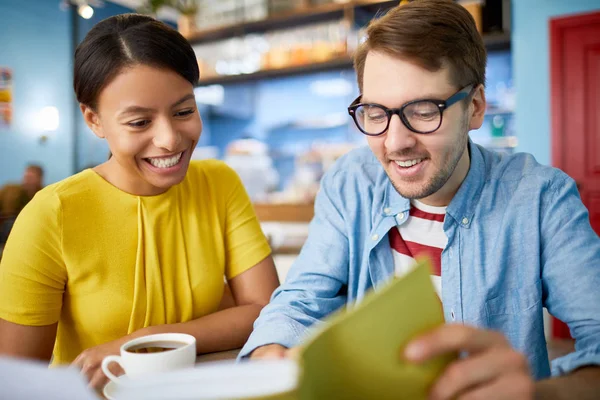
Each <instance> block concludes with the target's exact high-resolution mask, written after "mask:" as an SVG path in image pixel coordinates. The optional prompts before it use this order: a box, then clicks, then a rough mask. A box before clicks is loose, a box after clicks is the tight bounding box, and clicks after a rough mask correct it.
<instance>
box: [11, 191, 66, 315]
mask: <svg viewBox="0 0 600 400" xmlns="http://www.w3.org/2000/svg"><path fill="white" fill-rule="evenodd" d="M61 236H62V234H61V207H60V200H59V198H58V196H57V195H56V194H55V193H54V192H53V191H51V190H44V191H42V192H38V195H37V196H35V198H34V199H33V200H32V201H30V202H29V204H28V205H27V206H25V208H24V209H23V210H22V211H21V213H20V214H19V216H18V217H17V220H16V222H15V224H14V226H13V228H12V231H11V233H10V236H9V238H8V241H7V243H6V247H5V248H4V253H3V255H2V260H1V261H0V299H1V300H0V318H2V319H4V320H6V321H10V322H14V323H17V324H21V325H30V326H43V325H51V324H53V323H55V322H57V321H58V319H59V316H60V312H61V308H62V297H63V293H64V290H65V284H66V282H67V272H66V268H65V265H64V262H63V256H62V242H61Z"/></svg>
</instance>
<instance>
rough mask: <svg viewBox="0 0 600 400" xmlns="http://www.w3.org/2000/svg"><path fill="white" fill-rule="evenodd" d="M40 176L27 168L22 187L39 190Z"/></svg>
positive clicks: (34, 169) (32, 169)
mask: <svg viewBox="0 0 600 400" xmlns="http://www.w3.org/2000/svg"><path fill="white" fill-rule="evenodd" d="M42 183H43V182H42V175H41V174H40V172H39V171H38V170H37V169H36V168H27V169H26V170H25V173H24V174H23V186H25V187H27V188H37V189H39V188H41V187H42Z"/></svg>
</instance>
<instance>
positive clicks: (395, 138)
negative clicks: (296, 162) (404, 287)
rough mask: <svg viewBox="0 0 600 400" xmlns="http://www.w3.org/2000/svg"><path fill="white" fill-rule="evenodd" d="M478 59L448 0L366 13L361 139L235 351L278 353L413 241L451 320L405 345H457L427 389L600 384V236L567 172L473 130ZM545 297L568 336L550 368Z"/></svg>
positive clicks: (564, 391) (423, 355) (408, 255)
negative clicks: (481, 139)
mask: <svg viewBox="0 0 600 400" xmlns="http://www.w3.org/2000/svg"><path fill="white" fill-rule="evenodd" d="M485 66H486V52H485V47H484V44H483V41H482V39H481V36H480V35H479V33H478V32H477V29H476V27H475V23H474V21H473V19H472V17H471V16H470V14H469V13H468V12H467V11H466V10H465V9H464V8H462V6H460V5H458V4H456V3H454V2H452V1H450V0H446V1H445V0H416V1H413V2H411V3H408V4H406V5H402V6H399V7H397V8H395V9H393V10H392V11H390V12H389V13H388V14H387V15H386V16H384V17H382V18H380V19H379V20H376V21H374V22H372V23H371V24H370V26H369V28H368V31H367V38H366V41H365V42H364V43H363V44H362V45H361V46H360V48H359V49H358V51H357V54H356V56H355V69H356V71H357V76H358V84H359V89H360V93H361V96H359V98H358V99H356V100H355V101H354V102H353V103H352V104H351V105H350V107H349V108H348V112H349V113H350V115H351V116H352V118H353V119H354V122H355V123H356V126H357V127H358V129H359V130H360V131H361V132H363V133H364V134H365V135H366V136H367V141H368V144H369V148H365V149H359V150H356V151H354V152H351V153H350V154H348V155H346V156H345V157H343V158H342V159H341V160H339V161H338V162H337V163H336V165H335V166H333V167H332V169H330V171H328V173H327V174H326V175H325V177H324V178H323V181H322V186H321V191H320V193H319V195H318V196H317V199H316V203H315V217H314V220H313V221H312V223H311V227H310V232H309V237H308V240H307V242H306V244H305V245H304V247H303V249H302V252H301V254H300V255H299V257H298V259H297V260H296V262H295V264H294V265H293V267H292V269H291V270H290V272H289V273H288V276H287V280H286V282H285V283H284V284H283V285H282V286H281V287H280V288H279V289H278V290H277V291H276V292H275V293H274V295H273V298H272V300H271V303H270V304H269V305H268V306H267V307H266V308H265V309H263V311H262V313H261V315H260V317H259V318H258V320H257V321H256V323H255V325H254V332H253V334H252V336H251V337H250V339H249V341H248V343H247V344H246V346H245V347H244V349H242V352H241V354H240V357H246V356H250V357H251V358H273V357H275V358H276V357H284V356H286V354H287V349H288V348H290V347H293V346H295V345H297V344H298V343H299V342H300V340H301V339H302V338H303V336H304V334H305V333H306V332H307V329H308V328H309V327H310V326H311V325H313V324H314V323H316V322H318V321H319V320H321V319H322V318H323V317H325V316H326V315H328V314H330V313H331V312H333V311H334V310H336V309H338V308H340V307H342V306H344V305H346V304H351V303H353V302H356V301H360V300H361V299H362V298H363V297H364V295H365V293H366V292H367V291H369V290H370V289H371V288H377V287H378V286H380V285H381V284H383V283H385V282H386V281H388V280H389V279H391V278H392V277H393V276H394V275H396V276H401V275H402V274H404V273H405V272H406V271H407V270H408V269H409V268H410V266H411V265H412V263H413V259H414V257H415V256H418V255H419V254H422V253H425V254H428V255H429V256H430V257H431V258H432V259H433V261H434V266H435V271H434V274H435V275H436V276H433V277H432V279H433V281H434V283H435V286H436V289H437V290H438V293H439V295H440V298H441V299H442V302H443V306H444V315H445V318H446V320H447V321H448V322H450V323H449V324H447V325H445V326H443V327H441V328H439V329H437V330H435V331H433V332H430V333H428V334H426V335H424V336H423V337H421V338H417V339H416V340H415V341H414V342H412V343H411V344H409V346H407V349H406V353H405V354H404V356H405V357H406V358H408V359H409V360H413V361H415V362H422V361H424V360H427V359H429V358H431V357H433V356H436V355H438V354H442V353H450V352H452V353H461V354H464V355H466V356H465V357H461V358H459V359H458V360H457V361H455V362H453V363H451V364H450V366H449V367H448V368H447V369H446V370H445V371H444V372H443V373H442V375H441V376H440V377H439V379H438V380H437V381H436V382H435V384H434V385H433V387H432V388H431V398H435V399H451V398H452V399H453V398H461V399H462V398H465V399H470V398H473V399H475V398H477V399H479V398H482V399H500V398H502V399H505V398H510V399H511V400H516V399H532V398H533V397H534V396H539V397H540V398H549V399H552V398H578V399H583V398H594V397H596V396H597V395H598V393H600V368H599V367H598V366H599V365H600V291H599V290H598V288H599V287H600V240H599V238H598V236H597V235H596V234H595V233H594V232H593V230H592V228H591V226H590V222H589V217H588V213H587V210H586V209H585V207H584V206H583V204H582V202H581V200H580V198H579V194H578V191H577V189H576V185H575V182H574V181H573V180H572V179H571V178H569V177H568V176H567V175H565V174H564V173H562V172H561V171H559V170H556V169H554V168H550V167H546V166H542V165H540V164H538V163H537V162H536V161H535V159H534V158H533V157H532V156H531V155H528V154H516V155H513V156H502V155H500V154H497V153H494V152H491V151H489V150H486V149H484V148H482V147H480V146H478V145H476V144H474V143H472V142H471V141H470V140H469V136H468V132H469V131H470V130H472V129H478V128H479V127H480V126H481V125H482V123H483V118H484V113H485V109H486V100H485V91H484V84H485ZM521 134H527V132H522V133H521ZM543 307H546V308H547V309H548V310H549V311H550V312H551V313H552V314H553V315H555V316H556V317H558V318H559V319H561V320H563V321H565V322H567V323H568V325H569V327H570V329H571V333H572V335H573V336H574V338H575V339H576V340H577V343H576V351H575V352H573V353H571V354H569V355H566V356H564V357H561V358H559V359H557V360H555V361H554V362H553V364H552V369H551V368H550V364H549V362H548V353H547V349H546V341H545V338H544V326H543ZM586 396H587V397H586Z"/></svg>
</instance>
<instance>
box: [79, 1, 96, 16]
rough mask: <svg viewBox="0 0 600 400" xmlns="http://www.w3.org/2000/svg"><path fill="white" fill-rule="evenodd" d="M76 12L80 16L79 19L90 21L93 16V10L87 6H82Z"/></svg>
mask: <svg viewBox="0 0 600 400" xmlns="http://www.w3.org/2000/svg"><path fill="white" fill-rule="evenodd" d="M77 12H78V13H79V15H81V18H84V19H90V18H92V16H93V15H94V9H93V8H92V7H90V6H89V5H88V4H82V5H80V6H79V7H78V8H77Z"/></svg>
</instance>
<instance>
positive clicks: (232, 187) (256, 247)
mask: <svg viewBox="0 0 600 400" xmlns="http://www.w3.org/2000/svg"><path fill="white" fill-rule="evenodd" d="M221 171H222V177H221V179H219V182H222V184H223V185H226V186H225V193H226V196H225V204H226V217H225V218H226V220H225V255H226V264H225V276H226V277H227V279H232V278H234V277H236V276H237V275H239V274H241V273H242V272H245V271H247V270H248V269H250V268H252V267H253V266H255V265H256V264H258V263H259V262H260V261H262V260H264V259H265V258H266V257H267V256H268V255H269V254H271V248H270V247H269V243H268V242H267V238H266V237H265V235H264V234H263V231H262V229H261V227H260V224H259V222H258V218H257V217H256V214H255V213H254V208H253V207H252V203H251V202H250V197H249V196H248V193H246V189H245V188H244V186H243V184H242V181H241V180H240V178H239V176H238V175H237V174H236V173H235V171H234V170H233V169H231V168H230V167H228V166H226V165H225V164H223V168H222V169H221Z"/></svg>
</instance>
